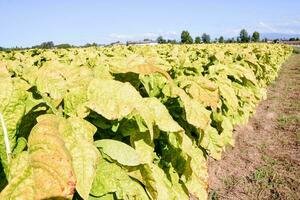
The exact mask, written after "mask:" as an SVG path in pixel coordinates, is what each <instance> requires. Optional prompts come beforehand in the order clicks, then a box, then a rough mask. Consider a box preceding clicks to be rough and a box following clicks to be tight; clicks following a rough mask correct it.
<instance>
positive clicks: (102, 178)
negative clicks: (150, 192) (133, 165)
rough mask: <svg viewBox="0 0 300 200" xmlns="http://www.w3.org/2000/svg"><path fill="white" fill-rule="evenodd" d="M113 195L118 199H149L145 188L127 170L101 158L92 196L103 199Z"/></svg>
mask: <svg viewBox="0 0 300 200" xmlns="http://www.w3.org/2000/svg"><path fill="white" fill-rule="evenodd" d="M112 193H115V195H116V196H117V198H118V199H128V200H130V199H140V200H144V199H149V198H148V196H147V194H146V192H145V190H144V189H143V187H142V186H141V185H140V184H139V183H138V182H137V181H135V180H133V179H131V178H130V177H129V176H128V175H127V172H126V170H125V169H123V168H121V167H120V166H118V165H117V164H116V163H111V162H109V161H107V160H106V159H104V158H101V159H100V160H99V162H98V165H97V172H96V176H95V179H94V181H93V186H92V189H91V195H92V196H94V197H103V196H105V195H108V194H112ZM99 199H101V198H99Z"/></svg>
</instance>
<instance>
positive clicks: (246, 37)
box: [239, 29, 250, 42]
mask: <svg viewBox="0 0 300 200" xmlns="http://www.w3.org/2000/svg"><path fill="white" fill-rule="evenodd" d="M239 39H240V41H241V42H249V41H250V37H249V35H248V32H247V31H246V29H242V30H241V32H240V38H239Z"/></svg>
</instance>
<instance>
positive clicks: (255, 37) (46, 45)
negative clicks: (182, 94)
mask: <svg viewBox="0 0 300 200" xmlns="http://www.w3.org/2000/svg"><path fill="white" fill-rule="evenodd" d="M146 40H149V39H144V41H146ZM299 40H300V39H299V38H289V41H299ZM267 41H268V40H267V39H266V38H265V39H263V40H261V38H260V33H259V32H257V31H254V32H253V33H252V35H251V34H248V32H247V30H246V29H242V30H241V31H240V33H239V36H238V37H236V38H234V37H232V38H227V39H225V38H224V37H223V36H220V37H219V38H215V39H214V40H212V39H211V37H210V35H209V34H207V33H203V34H202V35H201V36H196V37H195V38H193V37H192V36H191V34H190V33H189V31H187V30H183V31H182V32H181V35H180V40H179V41H177V40H175V39H165V38H163V36H159V37H158V38H157V39H156V42H157V43H159V44H200V43H247V42H267ZM273 42H274V43H276V42H278V39H276V40H273ZM117 43H120V42H117ZM112 44H114V43H112ZM92 46H99V45H98V44H97V43H87V44H85V45H83V46H75V45H71V44H67V43H64V44H58V45H55V44H54V42H52V41H48V42H43V43H41V44H39V45H35V46H32V47H27V48H23V47H13V48H3V47H0V51H8V50H22V49H30V48H36V49H53V48H58V49H59V48H61V49H67V48H75V47H76V48H77V47H92Z"/></svg>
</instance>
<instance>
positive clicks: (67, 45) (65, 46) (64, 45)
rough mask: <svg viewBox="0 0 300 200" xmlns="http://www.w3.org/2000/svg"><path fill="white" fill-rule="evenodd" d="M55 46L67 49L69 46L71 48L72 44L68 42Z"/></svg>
mask: <svg viewBox="0 0 300 200" xmlns="http://www.w3.org/2000/svg"><path fill="white" fill-rule="evenodd" d="M55 47H56V48H59V49H67V48H71V47H72V46H71V45H70V44H67V43H66V44H58V45H56V46H55Z"/></svg>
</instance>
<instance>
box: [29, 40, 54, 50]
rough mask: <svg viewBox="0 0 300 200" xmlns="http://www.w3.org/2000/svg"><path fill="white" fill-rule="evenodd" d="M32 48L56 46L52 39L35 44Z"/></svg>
mask: <svg viewBox="0 0 300 200" xmlns="http://www.w3.org/2000/svg"><path fill="white" fill-rule="evenodd" d="M32 48H36V49H52V48H54V43H53V42H52V41H49V42H43V43H42V44H40V45H36V46H33V47H32Z"/></svg>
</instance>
